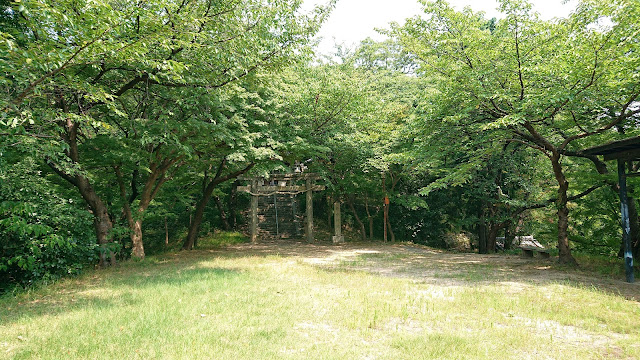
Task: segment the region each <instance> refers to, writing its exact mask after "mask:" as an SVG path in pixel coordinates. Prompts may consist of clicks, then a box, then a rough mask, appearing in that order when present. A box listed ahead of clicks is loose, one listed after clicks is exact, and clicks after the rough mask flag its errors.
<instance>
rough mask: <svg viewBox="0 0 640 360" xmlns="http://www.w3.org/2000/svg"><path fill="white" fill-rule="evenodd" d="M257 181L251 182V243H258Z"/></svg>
mask: <svg viewBox="0 0 640 360" xmlns="http://www.w3.org/2000/svg"><path fill="white" fill-rule="evenodd" d="M257 185H258V184H257V180H251V242H252V243H255V242H257V241H258V195H256V194H257V191H258V189H257Z"/></svg>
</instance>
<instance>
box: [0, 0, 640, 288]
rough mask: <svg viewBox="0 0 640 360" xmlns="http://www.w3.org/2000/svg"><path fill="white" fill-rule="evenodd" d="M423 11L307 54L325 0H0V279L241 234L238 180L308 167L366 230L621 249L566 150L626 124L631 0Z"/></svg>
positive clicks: (601, 172)
mask: <svg viewBox="0 0 640 360" xmlns="http://www.w3.org/2000/svg"><path fill="white" fill-rule="evenodd" d="M421 3H422V4H423V13H421V14H416V16H414V17H412V18H409V19H407V20H406V21H405V22H404V23H402V24H392V25H391V26H390V28H389V29H388V30H386V32H385V33H386V35H387V36H388V40H385V41H380V42H377V41H374V40H371V39H367V40H364V41H362V42H361V44H360V45H359V46H357V47H355V48H353V49H344V48H340V49H338V51H337V53H336V56H335V57H332V58H327V57H324V58H322V57H318V56H315V55H314V53H313V38H314V35H315V34H316V33H317V32H318V30H319V28H320V26H321V25H322V23H323V22H324V21H325V20H326V18H327V17H328V15H329V14H330V11H331V9H332V8H333V7H334V5H335V1H330V2H328V3H327V4H326V5H324V6H316V7H315V8H314V9H312V10H310V11H307V12H305V11H303V10H302V8H301V1H300V0H281V1H271V0H242V1H237V0H223V1H213V0H184V1H171V0H148V1H128V0H124V1H117V2H114V1H107V0H98V1H83V0H79V1H78V0H73V1H66V0H63V1H55V2H53V1H48V0H22V1H7V0H2V1H0V8H1V11H0V85H1V89H0V91H1V92H2V96H0V107H2V109H3V110H2V112H1V113H0V290H2V289H7V288H9V287H10V286H14V285H16V284H20V285H28V284H31V283H33V282H34V281H40V280H48V279H53V278H56V277H59V276H63V275H66V274H73V273H77V272H79V271H81V269H82V268H83V267H87V266H93V265H99V266H108V265H109V264H115V263H116V262H117V261H119V260H122V259H128V258H134V259H142V258H144V257H145V256H146V255H147V254H149V253H157V252H161V251H166V250H167V249H170V248H182V249H186V250H188V249H192V248H194V247H196V246H197V239H198V237H199V235H200V234H203V233H207V232H209V231H213V230H214V229H225V230H229V229H239V230H242V229H243V226H244V225H245V224H246V220H245V216H244V211H245V210H246V207H247V197H246V196H244V195H243V194H239V193H237V192H236V191H235V188H236V186H237V182H236V180H237V179H238V178H239V177H241V176H265V175H268V174H269V173H271V172H286V171H289V170H291V167H292V166H293V165H294V164H295V163H297V162H298V163H299V162H304V161H308V163H307V166H308V167H309V169H310V171H313V172H316V173H318V174H320V176H321V179H322V180H321V181H320V182H321V183H322V184H323V185H325V186H326V188H327V190H326V191H324V192H323V193H318V194H316V199H315V201H314V206H315V207H316V208H317V211H318V213H320V214H328V213H329V212H330V207H329V206H327V201H323V200H324V199H332V201H335V200H338V201H339V202H341V203H343V204H345V208H346V210H345V211H346V217H345V219H344V220H345V227H347V228H349V229H353V233H354V234H356V235H355V237H357V238H359V239H362V240H371V241H373V240H380V239H383V238H384V239H387V238H388V239H389V240H391V241H411V242H415V243H421V244H427V245H430V246H435V247H447V246H451V245H450V243H449V241H448V240H447V239H450V238H451V237H455V236H458V235H460V234H463V235H464V236H466V237H468V238H469V239H471V241H470V245H471V246H473V248H474V250H478V251H479V252H481V253H487V252H494V251H496V248H497V242H498V241H497V239H498V237H500V236H504V238H505V239H506V240H505V241H504V245H505V246H506V247H508V246H509V244H510V240H509V239H510V238H512V237H514V236H516V235H534V236H535V238H536V239H539V240H540V241H541V242H542V243H544V244H545V245H546V246H548V247H551V248H555V247H557V249H558V257H559V260H560V261H561V262H563V263H568V264H575V259H574V256H573V253H574V252H575V251H581V252H588V253H594V254H600V255H605V256H612V257H613V256H617V255H618V253H619V251H620V244H621V230H620V226H619V222H620V220H619V214H618V211H619V205H618V204H619V203H618V200H617V191H618V184H617V178H616V176H615V171H612V170H611V168H610V167H611V166H612V164H609V163H607V162H604V161H603V160H602V159H601V158H598V157H596V156H593V155H585V154H584V153H583V152H582V151H581V150H583V149H585V148H588V147H591V146H595V145H600V144H604V143H607V142H610V141H613V140H618V139H624V138H628V137H633V136H637V135H639V132H638V125H637V124H638V120H640V119H639V117H640V102H639V101H638V97H639V96H640V54H639V49H640V44H638V34H639V33H640V3H638V2H637V1H632V0H598V1H596V0H582V1H580V3H579V4H578V6H577V7H576V9H575V10H574V11H573V12H572V13H571V14H570V15H569V16H568V17H567V18H560V19H553V20H543V19H541V18H540V17H539V15H538V14H537V13H536V12H535V11H533V10H532V6H531V4H530V3H528V2H527V1H524V0H501V1H499V4H500V5H499V10H500V12H501V16H500V17H499V18H487V17H486V16H485V14H484V13H481V12H474V11H473V10H471V9H470V8H465V9H463V10H461V11H459V10H456V9H455V8H453V7H452V6H451V5H449V4H448V3H447V2H446V1H444V0H436V1H433V2H427V1H421ZM381 25H384V24H381ZM629 166H630V167H631V168H632V170H637V169H636V167H637V164H635V163H630V164H629ZM637 186H638V184H636V183H634V182H633V180H630V183H629V188H630V200H629V208H630V213H631V220H632V221H631V222H632V224H631V235H632V241H633V243H634V253H635V256H636V258H637V256H638V255H640V253H639V250H640V234H639V229H640V226H639V225H638V211H637V199H635V197H634V196H633V189H634V188H635V187H637ZM385 198H388V199H389V205H388V207H387V206H385V204H384V199H385ZM385 213H388V215H389V216H388V219H386V217H384V214H385ZM327 225H330V224H327Z"/></svg>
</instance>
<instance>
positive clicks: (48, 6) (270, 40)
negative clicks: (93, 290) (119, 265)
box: [0, 0, 330, 264]
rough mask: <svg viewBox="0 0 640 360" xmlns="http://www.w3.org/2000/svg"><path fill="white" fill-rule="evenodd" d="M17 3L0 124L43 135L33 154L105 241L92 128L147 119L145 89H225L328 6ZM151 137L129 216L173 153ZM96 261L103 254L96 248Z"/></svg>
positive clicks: (104, 130)
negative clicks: (73, 194) (17, 32)
mask: <svg viewBox="0 0 640 360" xmlns="http://www.w3.org/2000/svg"><path fill="white" fill-rule="evenodd" d="M15 4H16V5H15V8H14V9H13V11H14V12H15V13H19V14H20V17H19V22H20V26H18V27H17V28H18V29H24V30H23V32H22V34H21V35H22V36H23V37H24V38H26V39H27V41H24V42H18V41H17V38H16V37H15V36H14V35H12V34H9V33H4V32H3V33H2V38H3V39H4V40H6V41H3V42H2V43H1V44H0V46H1V47H2V48H1V50H2V56H0V70H1V71H0V74H2V75H0V77H1V78H0V82H2V83H3V84H5V85H7V86H5V87H3V91H5V92H6V93H5V96H3V97H2V103H1V104H0V106H2V108H3V109H5V111H3V114H4V115H3V116H4V117H3V118H2V124H1V125H2V126H3V131H2V132H5V130H6V132H7V133H10V134H16V135H24V136H31V137H37V138H40V139H42V140H43V141H41V142H39V143H38V144H37V145H38V146H40V148H41V150H42V151H41V153H42V154H43V155H44V157H45V158H46V161H47V162H48V163H49V164H50V166H51V167H52V169H54V171H55V172H56V173H58V174H59V175H60V176H61V177H62V178H64V179H65V180H67V181H68V182H69V183H70V184H71V185H73V186H74V187H75V188H77V190H78V191H79V192H80V194H81V195H82V197H83V198H84V200H85V201H86V203H87V205H88V206H89V208H90V209H91V212H92V214H93V216H94V219H95V229H96V235H97V238H98V241H99V243H100V244H101V245H103V246H106V244H107V243H108V242H109V241H110V239H111V232H112V229H113V222H112V220H111V219H112V216H110V213H109V212H110V210H109V208H108V204H107V203H106V202H105V200H104V199H103V198H102V196H101V194H100V193H99V192H98V191H97V189H96V185H97V182H99V181H100V180H101V179H104V178H103V177H101V175H102V174H104V172H105V171H104V170H105V169H109V168H110V167H111V166H112V165H113V164H109V163H102V164H101V166H98V167H94V168H88V167H87V166H86V160H87V159H86V157H87V156H89V155H88V154H87V153H86V152H85V150H86V148H88V146H86V145H88V143H90V142H91V141H92V140H94V139H96V138H98V137H104V138H106V139H118V138H120V137H123V136H125V135H124V134H123V133H124V130H123V128H125V126H118V125H122V124H123V123H129V122H131V121H137V120H138V119H144V120H145V121H147V123H148V122H153V120H155V119H154V118H153V117H150V116H148V114H149V112H148V111H147V109H148V105H150V104H152V103H155V104H157V103H158V102H159V101H158V99H155V100H151V101H149V97H152V96H158V93H159V91H156V90H154V89H157V88H163V89H166V91H164V92H163V95H165V97H162V100H163V101H164V102H165V103H167V104H171V103H177V102H179V101H181V100H183V99H184V98H185V97H187V98H188V97H190V96H192V95H193V93H192V91H207V90H211V89H216V88H220V87H223V86H226V85H227V84H229V83H231V82H234V81H236V80H237V79H241V78H243V77H245V76H247V75H249V74H251V73H253V72H254V71H255V70H256V69H258V68H261V67H262V68H267V67H271V66H275V65H277V64H280V63H282V62H286V61H287V59H289V58H290V57H291V56H292V55H294V54H297V53H300V52H304V51H305V50H304V48H303V46H304V45H305V44H306V43H307V42H308V40H309V38H310V37H311V36H312V35H313V34H314V33H315V31H317V29H318V26H319V24H320V23H321V21H322V20H323V19H324V17H325V16H326V14H327V11H328V9H329V8H330V6H328V7H317V8H316V9H315V10H314V12H313V13H311V14H308V15H304V14H301V13H300V12H299V11H298V9H299V6H300V1H298V0H288V1H279V2H273V1H266V0H244V1H231V0H229V1H211V0H192V1H182V2H172V1H166V0H155V1H151V2H136V1H125V2H119V3H117V4H116V3H112V2H110V1H97V2H96V1H90V2H86V1H80V2H78V1H62V2H56V3H55V4H52V3H49V2H47V1H38V0H35V1H25V2H21V3H15ZM171 90H173V91H171ZM136 96H137V97H138V101H137V103H136V104H135V105H134V106H136V108H137V111H128V112H127V111H126V110H125V109H123V106H124V105H123V104H125V103H127V102H130V100H127V99H131V98H134V97H136ZM187 103H188V102H183V104H184V105H187ZM162 110H163V109H162V108H160V109H155V114H162V115H164V116H166V117H170V116H171V110H168V109H165V110H166V111H165V112H163V111H162ZM132 114H133V116H131V115H132ZM151 126H153V124H151ZM173 129H175V127H172V126H168V127H167V131H172V130H173ZM142 131H144V130H142ZM45 140H48V141H45ZM160 144H161V143H156V144H146V145H149V146H150V147H151V148H152V149H155V150H153V151H151V153H152V154H153V155H152V156H155V157H156V158H155V159H156V160H157V161H158V162H157V163H155V162H152V164H150V166H149V167H148V169H151V170H152V171H151V172H150V176H149V177H148V178H147V182H146V183H145V186H144V189H143V192H142V193H141V196H142V198H141V199H140V204H139V207H138V213H140V212H144V210H145V209H146V207H147V206H148V203H149V202H150V201H151V199H152V198H153V195H154V194H155V193H157V190H158V188H159V186H160V185H161V184H162V182H163V181H164V180H165V179H166V176H165V172H166V171H167V170H168V168H169V167H170V166H172V165H173V164H175V163H176V159H178V158H179V156H180V155H176V154H177V153H174V154H173V155H176V156H173V155H170V154H166V153H162V151H163V150H160V152H158V151H157V149H158V147H159V146H160ZM161 147H162V146H161ZM61 150H62V151H61ZM94 150H95V149H94ZM98 150H99V149H98ZM167 156H169V157H167ZM154 164H155V170H154V168H152V166H151V165H154ZM167 165H168V166H167ZM137 221H138V220H135V219H134V232H136V231H137V225H136V222H137ZM136 236H137V235H136ZM134 249H135V251H134V256H136V257H144V250H143V247H142V243H141V239H140V241H137V243H136V244H135V247H134ZM113 260H114V257H113V255H112V257H111V261H112V262H113ZM101 263H102V264H104V263H106V259H105V258H104V257H103V258H102V259H101Z"/></svg>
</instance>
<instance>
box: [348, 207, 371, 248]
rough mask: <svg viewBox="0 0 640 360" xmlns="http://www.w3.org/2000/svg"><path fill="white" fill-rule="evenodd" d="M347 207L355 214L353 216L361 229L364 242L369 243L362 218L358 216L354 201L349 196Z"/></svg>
mask: <svg viewBox="0 0 640 360" xmlns="http://www.w3.org/2000/svg"><path fill="white" fill-rule="evenodd" d="M347 205H349V209H350V210H351V212H352V213H353V216H354V217H355V219H356V222H357V223H358V226H359V227H360V234H361V235H362V241H367V230H366V229H365V227H364V223H363V222H362V221H361V220H360V216H358V212H357V211H356V208H355V206H353V199H352V198H351V197H349V196H347Z"/></svg>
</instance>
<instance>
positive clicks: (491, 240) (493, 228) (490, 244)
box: [487, 223, 502, 253]
mask: <svg viewBox="0 0 640 360" xmlns="http://www.w3.org/2000/svg"><path fill="white" fill-rule="evenodd" d="M501 228H502V227H501V226H500V225H498V224H495V223H489V233H488V234H487V252H488V253H495V252H496V248H497V241H496V238H497V237H498V231H500V229H501Z"/></svg>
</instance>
